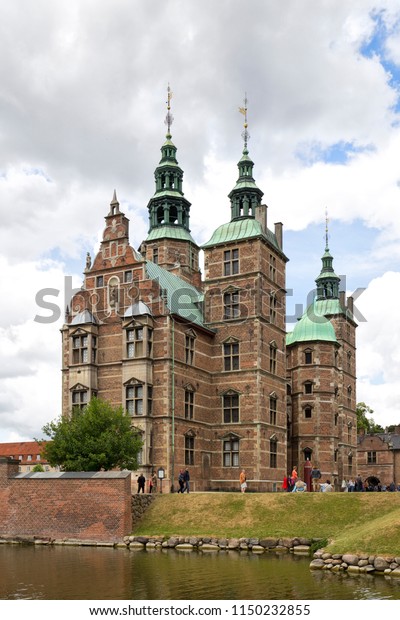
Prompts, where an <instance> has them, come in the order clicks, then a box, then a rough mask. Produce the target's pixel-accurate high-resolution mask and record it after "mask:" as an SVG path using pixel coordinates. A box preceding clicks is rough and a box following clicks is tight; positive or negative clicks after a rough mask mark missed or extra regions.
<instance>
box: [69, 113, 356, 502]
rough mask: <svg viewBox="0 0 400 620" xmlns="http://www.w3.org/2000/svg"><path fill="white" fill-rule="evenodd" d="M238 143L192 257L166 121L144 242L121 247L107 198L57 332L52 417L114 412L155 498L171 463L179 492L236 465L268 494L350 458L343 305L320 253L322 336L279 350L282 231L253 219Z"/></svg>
mask: <svg viewBox="0 0 400 620" xmlns="http://www.w3.org/2000/svg"><path fill="white" fill-rule="evenodd" d="M167 119H168V116H167ZM244 135H245V144H244V149H243V154H242V157H241V159H240V161H239V163H238V168H239V176H238V180H237V183H236V185H235V187H234V188H233V189H232V191H231V192H230V194H229V199H230V205H231V206H230V209H231V213H230V220H229V221H228V222H227V223H226V224H223V225H222V226H220V227H218V228H217V229H216V230H215V231H214V233H213V234H212V236H211V238H210V240H209V241H208V242H207V243H205V244H204V245H203V246H202V248H200V247H199V246H198V245H197V243H196V242H195V241H194V239H193V238H192V236H191V234H190V227H189V222H190V206H191V205H190V203H189V202H188V200H187V199H186V198H185V197H184V194H183V190H182V178H183V172H182V169H181V168H180V166H179V164H178V162H177V160H176V147H175V145H174V144H173V142H172V140H171V134H170V131H169V123H168V133H167V136H166V141H165V142H164V144H163V146H162V148H161V155H162V156H161V160H160V163H159V165H158V167H157V168H156V170H155V185H156V187H155V193H154V195H153V197H152V198H151V199H150V201H149V203H148V212H149V232H148V235H147V238H146V239H145V240H144V241H143V242H142V244H141V246H140V248H139V251H136V250H135V249H133V248H132V247H131V246H130V244H129V221H128V219H127V218H126V217H125V215H124V214H123V213H122V212H121V211H120V205H119V203H118V200H117V197H116V194H115V193H114V197H113V199H112V202H111V204H110V210H109V212H108V214H107V215H106V217H105V229H104V233H103V239H102V242H101V247H100V251H99V252H98V254H97V255H96V257H95V258H94V260H93V263H92V261H91V258H90V256H89V255H88V257H87V264H86V269H85V272H84V273H85V279H84V285H83V287H82V290H81V291H79V292H78V293H77V294H76V295H75V296H74V297H73V299H72V302H71V306H70V308H69V309H67V316H66V322H65V325H64V327H63V329H62V339H63V370H62V372H63V387H62V389H63V414H64V415H68V414H69V412H70V411H71V408H72V407H73V406H79V407H84V406H85V404H86V403H87V402H88V401H89V400H90V398H91V397H92V396H94V395H97V396H98V397H100V398H103V399H106V400H109V401H110V402H111V403H112V404H114V405H121V404H122V405H123V406H124V407H125V408H126V410H127V412H128V413H129V415H130V416H131V417H132V425H133V426H134V427H135V428H137V429H139V431H140V433H141V434H142V438H143V442H144V443H143V450H142V455H141V468H142V470H143V472H144V473H145V476H146V478H147V477H149V476H150V473H151V471H153V470H156V469H157V468H158V467H160V466H162V467H164V468H165V472H166V478H167V482H166V484H165V485H164V488H165V489H167V488H169V487H170V485H171V482H172V481H173V480H174V481H175V484H176V479H177V474H178V472H179V470H180V469H181V468H184V467H188V468H189V469H190V473H191V478H192V482H193V484H192V488H194V489H195V490H208V489H210V490H217V489H218V490H229V489H237V488H238V480H239V473H240V470H241V469H243V468H244V469H245V470H246V474H247V478H248V480H249V481H250V482H249V488H251V489H254V490H268V491H274V490H278V489H279V488H280V487H281V482H282V479H283V477H284V475H285V473H286V472H287V470H288V468H290V467H292V465H293V464H298V465H300V466H301V464H302V463H303V462H304V461H305V459H306V458H307V457H310V458H311V459H312V460H313V459H314V458H317V459H318V463H319V466H320V469H321V471H322V472H323V475H329V476H331V477H333V478H337V479H339V477H348V475H349V474H350V470H351V455H352V453H353V452H354V455H355V449H356V418H355V323H354V321H353V319H352V315H351V312H350V310H351V308H344V303H343V300H340V299H339V293H338V290H337V288H338V279H335V278H337V277H336V276H335V274H334V272H333V269H331V267H332V261H331V257H330V255H329V257H330V258H329V257H327V255H326V254H325V256H324V258H323V261H324V260H325V262H326V265H325V267H326V269H325V271H324V270H323V272H321V276H322V277H321V276H320V279H319V280H317V286H318V296H317V301H316V302H315V303H316V304H317V305H319V307H318V312H319V314H321V313H322V315H323V317H324V321H323V325H324V327H323V328H321V329H319V330H313V329H312V319H310V317H308V319H307V321H308V323H311V328H310V325H304V323H305V319H304V317H303V318H302V319H301V320H300V321H299V323H298V325H296V328H295V330H294V331H293V332H292V334H290V335H288V346H286V337H287V336H286V326H285V286H286V278H285V265H286V262H287V258H286V256H285V254H284V252H283V246H282V225H281V224H280V223H278V224H275V226H274V230H273V231H272V230H270V229H269V228H268V226H267V206H266V205H265V204H263V203H262V196H263V192H262V191H261V190H260V189H259V188H258V187H257V185H256V183H255V181H254V178H253V166H254V164H253V161H252V160H251V158H250V156H249V153H248V150H247V132H246V131H245V134H244ZM200 250H202V251H203V252H204V266H205V267H204V279H203V280H202V278H201V273H200V270H199V252H200ZM330 270H331V271H330ZM332 273H333V276H332ZM326 317H327V318H326ZM317 325H320V323H317ZM299 326H300V328H299ZM296 330H297V332H296ZM300 332H301V333H300ZM299 333H300V335H299ZM310 385H311V391H310V392H309V391H308V390H309V389H310V387H309V386H310ZM288 395H289V396H288ZM288 400H289V402H288ZM310 410H311V414H310Z"/></svg>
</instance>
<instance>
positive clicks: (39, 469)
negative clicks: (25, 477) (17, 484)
mask: <svg viewBox="0 0 400 620" xmlns="http://www.w3.org/2000/svg"><path fill="white" fill-rule="evenodd" d="M32 471H33V472H34V473H36V472H43V471H44V467H43V465H41V464H40V463H36V465H35V466H34V467H32Z"/></svg>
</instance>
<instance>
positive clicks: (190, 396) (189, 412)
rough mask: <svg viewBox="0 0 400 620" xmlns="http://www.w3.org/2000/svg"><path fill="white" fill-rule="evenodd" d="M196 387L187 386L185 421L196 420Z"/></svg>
mask: <svg viewBox="0 0 400 620" xmlns="http://www.w3.org/2000/svg"><path fill="white" fill-rule="evenodd" d="M194 393H195V390H194V387H193V386H192V385H191V384H188V385H186V386H185V419H186V420H193V418H194Z"/></svg>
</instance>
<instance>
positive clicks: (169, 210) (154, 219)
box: [140, 86, 200, 285]
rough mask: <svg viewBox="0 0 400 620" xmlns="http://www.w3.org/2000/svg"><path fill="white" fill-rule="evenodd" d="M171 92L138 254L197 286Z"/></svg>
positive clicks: (196, 261)
mask: <svg viewBox="0 0 400 620" xmlns="http://www.w3.org/2000/svg"><path fill="white" fill-rule="evenodd" d="M171 98H172V92H171V89H170V87H169V86H168V97H167V116H166V119H165V123H166V125H167V134H166V140H165V142H164V144H163V145H162V147H161V160H160V162H159V164H158V166H157V168H156V169H155V172H154V177H155V192H154V195H153V196H152V198H151V199H150V200H149V203H148V205H147V209H148V212H149V231H148V235H147V237H146V239H145V240H144V241H143V243H142V244H141V247H140V251H141V253H142V254H143V255H144V256H145V257H146V258H147V259H148V260H151V261H153V262H154V263H156V264H158V265H160V267H163V268H165V269H167V270H168V271H171V272H172V273H174V274H176V275H178V276H179V277H182V278H184V279H185V280H187V281H189V282H191V283H192V284H196V285H200V271H199V247H198V245H197V244H196V243H195V241H194V239H193V237H192V236H191V234H190V226H189V222H190V206H191V205H190V202H189V201H188V200H187V199H186V198H185V196H184V193H183V170H182V168H181V167H180V166H179V164H178V161H177V159H176V150H177V149H176V146H175V145H174V143H173V142H172V135H171V124H172V122H173V116H172V114H171Z"/></svg>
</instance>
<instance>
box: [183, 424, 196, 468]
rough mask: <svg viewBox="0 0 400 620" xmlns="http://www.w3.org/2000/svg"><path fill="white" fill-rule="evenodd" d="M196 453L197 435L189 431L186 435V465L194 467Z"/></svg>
mask: <svg viewBox="0 0 400 620" xmlns="http://www.w3.org/2000/svg"><path fill="white" fill-rule="evenodd" d="M194 453H195V433H194V432H193V431H188V432H187V433H186V434H185V465H194V464H195V459H194Z"/></svg>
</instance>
